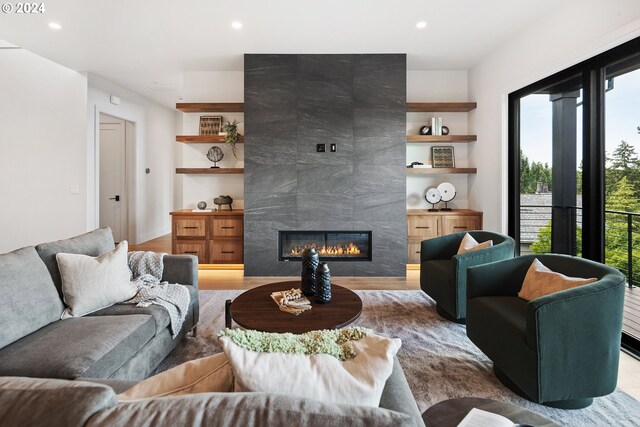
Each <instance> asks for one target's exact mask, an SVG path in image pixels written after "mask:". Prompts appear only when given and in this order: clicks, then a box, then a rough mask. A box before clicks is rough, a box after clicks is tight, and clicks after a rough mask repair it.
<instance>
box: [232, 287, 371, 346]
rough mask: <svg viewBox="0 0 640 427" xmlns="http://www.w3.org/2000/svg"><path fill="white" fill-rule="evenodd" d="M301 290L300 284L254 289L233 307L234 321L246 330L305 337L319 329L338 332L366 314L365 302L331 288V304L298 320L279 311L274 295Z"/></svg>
mask: <svg viewBox="0 0 640 427" xmlns="http://www.w3.org/2000/svg"><path fill="white" fill-rule="evenodd" d="M291 288H300V281H289V282H277V283H270V284H268V285H264V286H258V287H257V288H253V289H250V290H248V291H246V292H244V293H243V294H241V295H240V296H238V297H237V298H236V299H235V300H233V302H232V303H231V305H230V312H229V314H230V315H231V318H232V319H233V320H234V321H235V322H236V323H237V324H238V325H240V326H242V327H243V328H245V329H255V330H257V331H264V332H292V333H294V334H302V333H305V332H309V331H314V330H318V329H337V328H342V327H344V326H347V325H348V324H350V323H352V322H353V321H354V320H356V319H357V318H358V317H360V313H362V300H361V299H360V297H359V296H358V295H357V294H356V293H355V292H353V291H351V290H350V289H347V288H344V287H342V286H339V285H336V284H333V283H332V284H331V302H330V303H329V304H318V303H316V302H315V301H314V300H313V297H308V298H309V300H310V301H311V306H312V309H311V310H308V311H305V312H304V313H302V314H300V315H298V316H296V315H293V314H291V313H285V312H284V311H280V310H279V309H278V306H277V304H276V303H275V302H274V301H273V299H272V298H271V293H273V292H277V291H286V290H289V289H291Z"/></svg>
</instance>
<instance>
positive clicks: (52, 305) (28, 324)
mask: <svg viewBox="0 0 640 427" xmlns="http://www.w3.org/2000/svg"><path fill="white" fill-rule="evenodd" d="M0 295H1V296H2V310H0V325H2V327H0V348H2V347H6V346H7V345H9V344H11V343H12V342H14V341H17V340H19V339H20V338H22V337H24V336H26V335H29V334H30V333H32V332H35V331H37V330H38V329H40V328H42V327H44V326H46V325H48V324H49V323H52V322H55V321H56V320H60V315H61V314H62V311H63V310H64V305H63V304H62V301H61V300H60V297H59V296H58V293H57V292H56V288H55V286H53V281H52V280H51V276H50V275H49V272H48V271H47V268H46V267H45V265H44V263H43V262H42V260H41V259H40V257H39V256H38V254H37V252H36V250H35V248H34V247H33V246H29V247H27V248H22V249H18V250H17V251H14V252H10V253H8V254H2V255H0Z"/></svg>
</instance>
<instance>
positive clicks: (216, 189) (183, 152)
mask: <svg viewBox="0 0 640 427" xmlns="http://www.w3.org/2000/svg"><path fill="white" fill-rule="evenodd" d="M183 82H184V86H183V98H184V100H183V102H243V101H244V72H243V71H196V72H185V73H184V81H183ZM179 114H180V115H181V117H182V120H181V123H180V129H179V133H180V134H183V135H197V134H198V131H199V122H200V116H214V115H221V116H223V118H224V121H225V122H226V121H233V120H234V119H237V120H238V122H240V124H239V125H238V131H239V132H240V134H243V135H244V114H242V113H219V114H216V113H179ZM212 145H213V144H211V145H209V144H179V143H177V144H176V146H177V147H176V151H177V153H176V160H177V162H178V163H176V164H177V165H178V166H179V167H185V168H208V167H211V166H212V165H213V163H211V162H210V161H209V160H208V159H207V156H206V154H207V151H208V150H209V148H211V146H212ZM216 145H217V146H218V147H220V148H222V151H223V152H224V158H223V159H222V161H221V162H218V166H220V167H223V168H242V167H244V144H237V147H238V153H237V155H238V157H237V158H235V157H234V156H233V153H232V152H231V149H230V148H228V147H227V146H226V145H224V144H216ZM176 194H181V198H179V199H178V200H177V202H178V204H179V206H177V207H178V208H180V209H195V208H196V205H197V203H198V202H199V201H205V202H206V203H207V205H208V207H209V208H211V207H215V205H214V204H213V198H214V197H217V196H220V195H229V196H231V197H233V207H234V208H237V209H242V208H243V207H244V176H243V175H178V178H177V180H176Z"/></svg>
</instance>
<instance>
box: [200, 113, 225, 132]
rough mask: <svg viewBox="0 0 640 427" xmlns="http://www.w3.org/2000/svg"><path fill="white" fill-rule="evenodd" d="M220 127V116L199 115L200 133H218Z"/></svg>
mask: <svg viewBox="0 0 640 427" xmlns="http://www.w3.org/2000/svg"><path fill="white" fill-rule="evenodd" d="M221 129H222V116H200V135H218V134H219V133H220V130H221Z"/></svg>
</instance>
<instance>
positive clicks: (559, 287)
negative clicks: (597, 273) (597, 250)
mask: <svg viewBox="0 0 640 427" xmlns="http://www.w3.org/2000/svg"><path fill="white" fill-rule="evenodd" d="M597 280H598V279H596V278H595V277H592V278H589V279H583V278H582V277H569V276H565V275H564V274H561V273H556V272H554V271H551V270H549V269H548V268H547V267H545V265H544V264H542V263H541V262H540V260H538V258H535V259H534V260H533V262H532V263H531V267H529V270H528V271H527V275H526V276H525V277H524V282H523V283H522V288H521V289H520V292H518V296H519V297H520V298H522V299H523V300H526V301H531V300H532V299H536V298H540V297H543V296H545V295H549V294H554V293H556V292H560V291H564V290H565V289H571V288H575V287H576V286H581V285H587V284H589V283H593V282H595V281H597Z"/></svg>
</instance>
